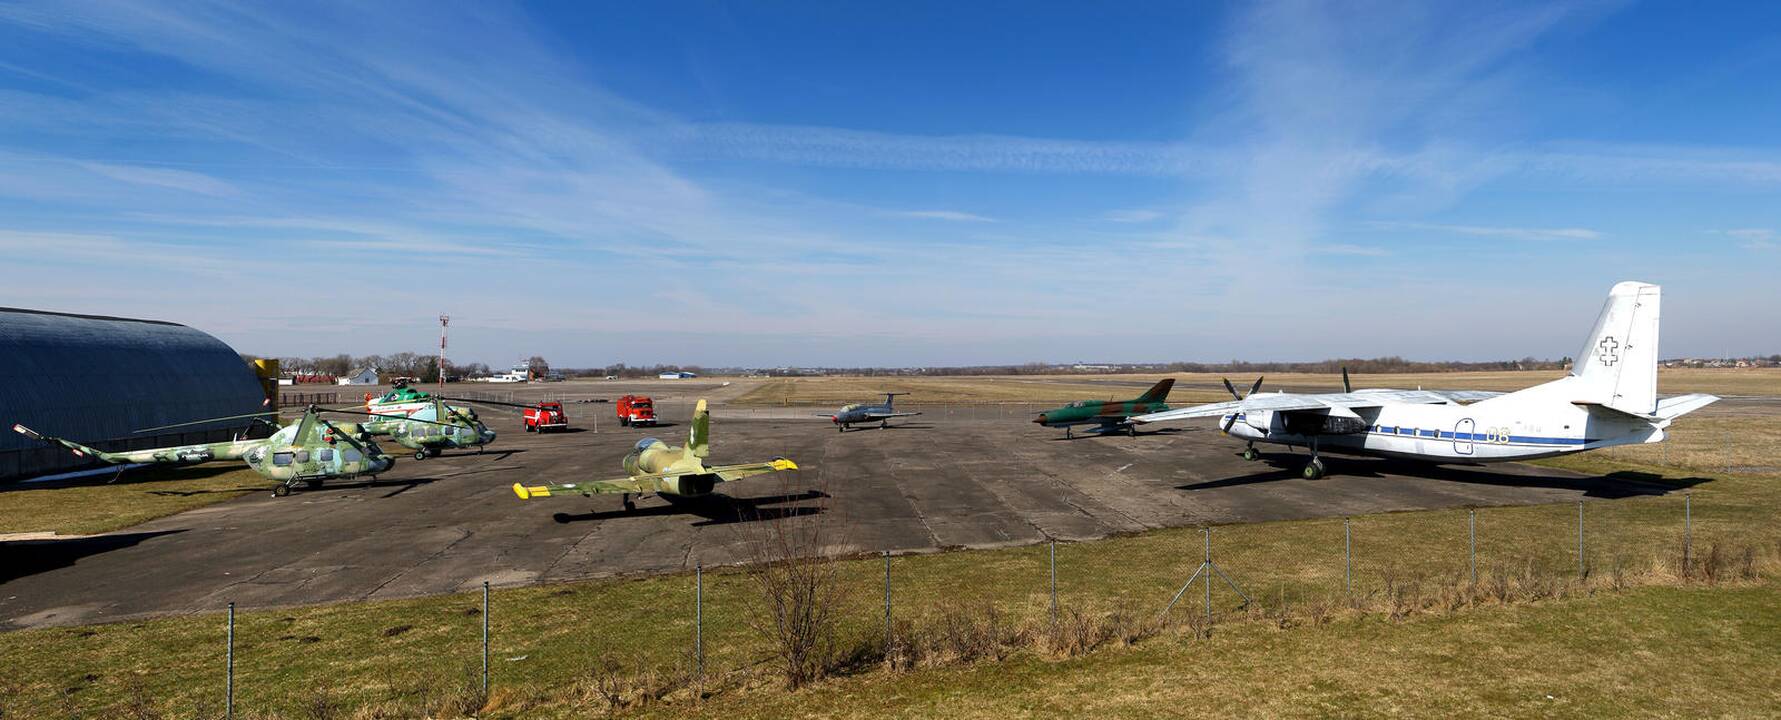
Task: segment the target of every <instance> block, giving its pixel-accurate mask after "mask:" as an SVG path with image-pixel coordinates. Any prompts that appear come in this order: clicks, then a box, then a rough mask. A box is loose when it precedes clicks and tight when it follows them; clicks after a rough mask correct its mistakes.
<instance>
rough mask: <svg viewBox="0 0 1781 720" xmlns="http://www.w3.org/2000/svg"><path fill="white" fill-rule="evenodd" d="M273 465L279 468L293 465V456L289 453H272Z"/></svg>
mask: <svg viewBox="0 0 1781 720" xmlns="http://www.w3.org/2000/svg"><path fill="white" fill-rule="evenodd" d="M272 464H273V465H277V466H279V467H284V466H286V465H289V464H291V454H290V453H288V452H281V453H272Z"/></svg>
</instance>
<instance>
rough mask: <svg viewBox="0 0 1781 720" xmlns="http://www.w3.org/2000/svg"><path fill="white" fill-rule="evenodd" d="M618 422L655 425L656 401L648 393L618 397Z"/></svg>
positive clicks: (622, 423) (621, 423)
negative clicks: (652, 400) (651, 399)
mask: <svg viewBox="0 0 1781 720" xmlns="http://www.w3.org/2000/svg"><path fill="white" fill-rule="evenodd" d="M617 407H618V424H620V425H655V424H656V409H655V403H653V402H651V401H650V399H649V396H648V395H626V396H624V397H621V398H619V399H618V403H617Z"/></svg>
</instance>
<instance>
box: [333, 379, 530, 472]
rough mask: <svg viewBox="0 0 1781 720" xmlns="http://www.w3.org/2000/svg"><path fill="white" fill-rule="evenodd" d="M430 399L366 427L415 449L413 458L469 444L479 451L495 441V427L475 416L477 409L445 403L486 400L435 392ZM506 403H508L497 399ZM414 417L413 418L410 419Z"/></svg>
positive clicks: (374, 432)
mask: <svg viewBox="0 0 1781 720" xmlns="http://www.w3.org/2000/svg"><path fill="white" fill-rule="evenodd" d="M430 399H431V400H432V402H431V403H428V404H427V405H426V406H424V407H421V408H420V409H418V410H413V411H410V412H408V413H407V415H406V416H396V417H397V419H390V420H382V421H378V423H379V426H380V427H379V428H378V430H372V429H371V428H372V426H371V425H370V424H367V425H366V430H367V431H370V432H372V434H379V432H380V431H381V433H382V434H387V435H389V436H390V439H391V440H394V441H396V444H398V445H401V446H402V447H405V448H408V449H410V450H413V451H414V459H416V460H425V459H427V458H430V457H439V453H440V452H441V451H444V450H445V449H447V448H466V447H471V446H475V447H476V452H478V453H480V452H482V448H483V446H484V445H487V444H489V443H492V442H494V441H495V431H494V430H491V429H489V426H487V425H484V424H482V421H481V420H480V419H478V418H477V417H476V411H475V410H472V409H470V408H458V407H452V406H450V405H447V404H445V401H446V400H452V401H456V402H483V401H480V400H463V399H461V398H445V397H440V396H438V395H433V396H431V398H430ZM495 404H500V405H506V404H509V403H495ZM409 421H412V422H409Z"/></svg>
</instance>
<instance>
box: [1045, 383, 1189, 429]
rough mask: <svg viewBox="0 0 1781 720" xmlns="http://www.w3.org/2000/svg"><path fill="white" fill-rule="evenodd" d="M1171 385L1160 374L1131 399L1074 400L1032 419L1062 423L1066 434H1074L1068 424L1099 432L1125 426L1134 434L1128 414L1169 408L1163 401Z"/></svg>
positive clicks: (1049, 422)
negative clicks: (1086, 427)
mask: <svg viewBox="0 0 1781 720" xmlns="http://www.w3.org/2000/svg"><path fill="white" fill-rule="evenodd" d="M1172 387H1175V378H1163V379H1162V380H1161V381H1159V382H1157V384H1155V385H1152V386H1151V387H1150V389H1149V390H1146V391H1144V394H1143V395H1139V396H1138V397H1137V398H1135V399H1132V400H1119V401H1115V400H1077V401H1076V402H1073V403H1070V404H1069V405H1065V406H1063V407H1060V408H1052V409H1050V410H1046V411H1045V412H1042V413H1039V417H1037V418H1034V419H1033V422H1036V423H1038V424H1040V425H1043V426H1045V427H1062V428H1063V429H1064V437H1066V438H1069V437H1075V435H1073V434H1072V433H1071V432H1070V428H1071V427H1072V426H1075V425H1098V426H1099V427H1097V428H1095V432H1100V433H1106V432H1114V431H1118V430H1125V431H1126V432H1128V433H1130V434H1131V435H1133V436H1134V437H1135V436H1137V434H1138V428H1137V426H1136V425H1133V424H1132V421H1131V418H1132V416H1133V415H1144V414H1147V413H1154V412H1162V411H1164V410H1167V409H1169V406H1168V405H1166V404H1164V403H1163V401H1164V400H1167V399H1168V397H1169V389H1170V388H1172Z"/></svg>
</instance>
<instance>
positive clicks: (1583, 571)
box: [1577, 500, 1589, 578]
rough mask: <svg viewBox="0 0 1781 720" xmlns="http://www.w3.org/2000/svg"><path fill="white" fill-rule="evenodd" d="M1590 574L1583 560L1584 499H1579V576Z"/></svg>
mask: <svg viewBox="0 0 1781 720" xmlns="http://www.w3.org/2000/svg"><path fill="white" fill-rule="evenodd" d="M1588 574H1589V571H1588V565H1586V564H1585V563H1584V561H1583V501H1582V500H1578V501H1577V577H1578V578H1583V577H1586V576H1587V575H1588Z"/></svg>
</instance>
